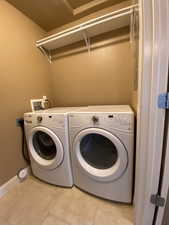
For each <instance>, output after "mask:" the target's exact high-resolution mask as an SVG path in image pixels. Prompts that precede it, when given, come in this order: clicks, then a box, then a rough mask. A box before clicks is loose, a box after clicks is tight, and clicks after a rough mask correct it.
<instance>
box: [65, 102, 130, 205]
mask: <svg viewBox="0 0 169 225" xmlns="http://www.w3.org/2000/svg"><path fill="white" fill-rule="evenodd" d="M69 135H70V149H71V157H72V170H73V177H74V184H75V185H76V186H77V187H79V188H80V189H83V190H85V191H87V192H89V193H91V194H94V195H96V196H99V197H102V198H105V199H109V200H114V201H118V202H125V203H131V202H132V184H133V182H132V181H133V151H134V149H133V143H134V113H133V111H132V109H131V108H130V107H129V106H126V105H121V106H95V107H88V108H86V109H84V110H81V112H73V113H70V114H69Z"/></svg>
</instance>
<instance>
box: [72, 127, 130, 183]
mask: <svg viewBox="0 0 169 225" xmlns="http://www.w3.org/2000/svg"><path fill="white" fill-rule="evenodd" d="M73 149H74V152H73V154H74V157H75V160H76V162H77V164H78V165H79V166H80V168H81V170H82V171H83V172H85V173H86V174H87V175H89V176H90V177H92V178H93V179H96V180H99V181H105V182H109V181H113V180H116V179H119V178H120V177H121V176H122V175H123V173H124V172H125V170H126V168H127V165H128V154H127V151H126V149H125V147H124V145H123V144H122V142H121V141H120V140H119V139H118V138H117V137H116V136H114V135H113V134H111V133H110V132H108V131H106V130H103V129H100V128H88V129H85V130H82V131H81V132H80V133H79V134H78V135H77V136H76V137H75V140H74V143H73Z"/></svg>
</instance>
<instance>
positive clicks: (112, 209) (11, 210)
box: [0, 177, 133, 225]
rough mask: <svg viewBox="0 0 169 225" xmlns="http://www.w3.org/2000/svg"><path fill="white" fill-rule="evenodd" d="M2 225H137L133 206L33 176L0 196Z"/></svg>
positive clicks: (0, 224) (0, 219)
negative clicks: (49, 183) (56, 184)
mask: <svg viewBox="0 0 169 225" xmlns="http://www.w3.org/2000/svg"><path fill="white" fill-rule="evenodd" d="M0 225H133V209H132V207H131V206H128V205H124V204H118V203H112V202H110V201H106V200H102V199H99V198H96V197H93V196H91V195H88V194H86V193H84V192H82V191H80V190H79V189H77V188H75V187H73V188H72V189H68V188H59V187H55V186H52V185H48V184H45V183H43V182H40V181H39V180H37V179H35V178H33V177H29V178H28V179H27V180H26V181H24V182H23V183H21V184H18V185H17V186H16V187H15V188H14V189H13V190H11V191H10V192H9V193H8V194H7V195H5V196H4V197H3V198H1V199H0Z"/></svg>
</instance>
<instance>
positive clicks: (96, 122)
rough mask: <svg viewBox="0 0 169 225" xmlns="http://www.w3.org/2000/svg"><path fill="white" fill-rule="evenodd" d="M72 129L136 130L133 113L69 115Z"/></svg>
mask: <svg viewBox="0 0 169 225" xmlns="http://www.w3.org/2000/svg"><path fill="white" fill-rule="evenodd" d="M69 123H70V126H71V127H74V128H75V127H80V128H82V129H83V127H84V128H86V127H100V128H103V127H104V128H105V129H106V128H109V129H117V130H121V131H126V132H132V131H133V130H134V114H133V113H71V114H70V115H69Z"/></svg>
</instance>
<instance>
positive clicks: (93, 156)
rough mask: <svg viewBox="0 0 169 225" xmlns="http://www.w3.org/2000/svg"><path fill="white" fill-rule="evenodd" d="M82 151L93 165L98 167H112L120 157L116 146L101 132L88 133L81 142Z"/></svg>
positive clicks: (87, 160) (84, 156)
mask: <svg viewBox="0 0 169 225" xmlns="http://www.w3.org/2000/svg"><path fill="white" fill-rule="evenodd" d="M80 152H81V154H82V156H83V158H84V159H85V160H86V162H87V163H89V164H90V165H91V166H93V167H95V168H97V169H108V168H111V167H112V166H113V165H114V164H115V163H116V162H117V159H118V151H117V148H116V146H115V145H114V144H113V142H112V141H110V140H109V139H108V138H107V137H105V136H103V135H101V134H94V133H92V134H88V135H86V136H84V137H83V138H82V140H81V143H80Z"/></svg>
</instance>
